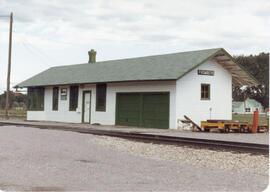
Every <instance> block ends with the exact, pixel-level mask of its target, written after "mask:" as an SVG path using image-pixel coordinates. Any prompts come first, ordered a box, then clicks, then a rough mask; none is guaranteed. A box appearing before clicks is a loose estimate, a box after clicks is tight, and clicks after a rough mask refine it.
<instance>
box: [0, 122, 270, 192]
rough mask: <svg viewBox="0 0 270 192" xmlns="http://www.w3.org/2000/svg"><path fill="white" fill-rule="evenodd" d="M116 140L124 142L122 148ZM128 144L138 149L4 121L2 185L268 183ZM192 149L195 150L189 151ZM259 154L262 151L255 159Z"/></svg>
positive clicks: (219, 186) (250, 187)
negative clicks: (172, 158)
mask: <svg viewBox="0 0 270 192" xmlns="http://www.w3.org/2000/svg"><path fill="white" fill-rule="evenodd" d="M101 143H102V144H101ZM119 145H124V146H127V148H120V147H119ZM132 145H133V148H137V150H139V149H140V145H141V144H140V143H134V142H126V141H124V140H121V139H108V138H106V137H99V136H93V135H88V134H80V133H74V132H66V131H56V130H43V129H34V128H24V127H15V126H2V127H0V173H1V174H0V189H1V190H13V191H79V190H84V191H262V190H264V189H265V188H266V186H267V185H268V176H267V175H265V174H266V172H265V173H261V172H260V174H258V173H259V172H257V174H254V173H250V172H249V173H247V172H236V171H231V170H227V169H225V170H223V169H220V168H218V169H217V168H210V167H203V166H201V164H200V166H197V165H196V166H194V165H192V163H187V161H188V160H187V161H183V162H181V161H180V162H179V160H175V161H171V160H169V159H168V158H160V157H158V156H155V154H156V153H157V152H158V151H156V152H151V153H153V157H151V158H149V153H150V152H143V150H142V152H136V153H135V152H133V153H132V154H130V152H128V151H130V150H127V149H129V148H131V147H132ZM117 146H118V147H117ZM137 146H138V147H137ZM142 146H144V145H142ZM145 146H146V148H145V151H152V150H154V149H153V148H152V146H154V147H155V148H156V149H157V148H163V150H164V149H166V150H167V151H171V150H175V149H173V148H174V147H173V146H167V148H164V147H165V146H162V145H152V144H145ZM150 146H151V147H150ZM170 147H172V149H170ZM120 149H121V150H120ZM177 149H178V150H180V148H177ZM157 150H158V149H157ZM160 150H162V149H160ZM183 150H184V149H183ZM185 150H187V149H185ZM134 151H135V150H134ZM160 152H161V153H163V154H162V155H160V156H166V153H165V152H164V151H163V152H162V151H160ZM195 153H196V152H194V154H195ZM216 153H218V152H216ZM140 154H144V155H140ZM190 154H192V156H194V155H193V153H191V152H190ZM202 154H203V155H204V156H206V155H205V154H204V153H202ZM168 156H169V155H168ZM176 156H178V155H176ZM189 156H191V155H189ZM195 156H196V155H195ZM187 158H188V157H187ZM189 158H190V157H189ZM246 158H247V157H246ZM261 158H264V157H260V158H259V159H261ZM176 159H178V158H176ZM191 159H192V158H191ZM195 159H196V158H195ZM255 170H259V169H255Z"/></svg>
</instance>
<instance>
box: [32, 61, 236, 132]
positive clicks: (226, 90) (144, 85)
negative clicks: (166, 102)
mask: <svg viewBox="0 0 270 192" xmlns="http://www.w3.org/2000/svg"><path fill="white" fill-rule="evenodd" d="M198 69H203V70H213V71H214V72H215V74H214V76H207V75H198V74H197V70H198ZM201 83H208V84H210V85H211V88H210V89H211V90H210V94H211V95H210V97H211V98H210V100H201V96H200V91H201ZM95 87H96V85H95V84H87V85H83V86H80V87H79V101H78V108H77V110H76V111H69V86H66V88H68V91H67V93H68V95H67V100H64V101H63V100H60V94H59V106H58V111H52V89H53V87H46V89H45V110H44V111H28V112H27V120H47V121H59V122H72V123H81V121H82V117H81V116H82V112H81V110H82V93H83V91H91V124H93V123H100V124H103V125H114V124H115V108H116V93H117V92H170V122H169V127H170V128H176V127H177V120H178V119H184V117H183V116H184V115H187V116H188V117H190V118H191V119H192V120H193V121H195V122H196V123H197V124H200V121H203V120H207V119H210V110H209V109H210V108H212V111H211V119H231V118H232V77H231V74H230V73H229V72H228V71H227V70H225V69H224V68H223V67H221V66H220V65H219V64H217V63H215V62H214V61H207V62H206V63H204V64H202V65H201V66H199V67H198V68H196V69H194V70H193V71H191V72H189V73H188V74H186V75H185V76H184V77H182V78H181V79H179V80H177V81H145V82H129V83H108V84H107V96H106V111H105V112H98V111H96V110H95V108H96V89H95ZM61 88H63V87H59V91H60V89H61Z"/></svg>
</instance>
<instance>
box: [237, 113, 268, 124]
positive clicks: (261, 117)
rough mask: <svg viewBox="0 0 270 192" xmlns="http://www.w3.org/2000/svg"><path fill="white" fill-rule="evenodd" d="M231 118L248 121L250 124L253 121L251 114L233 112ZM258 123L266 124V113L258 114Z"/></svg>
mask: <svg viewBox="0 0 270 192" xmlns="http://www.w3.org/2000/svg"><path fill="white" fill-rule="evenodd" d="M232 120H234V121H241V122H248V123H250V124H252V122H253V114H233V115H232ZM259 124H260V125H261V124H267V116H266V114H260V115H259Z"/></svg>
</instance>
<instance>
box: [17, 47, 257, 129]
mask: <svg viewBox="0 0 270 192" xmlns="http://www.w3.org/2000/svg"><path fill="white" fill-rule="evenodd" d="M88 54H89V62H88V63H85V64H76V65H66V66H58V67H52V68H49V69H48V70H46V71H43V72H41V73H39V74H37V75H35V76H33V77H31V78H29V79H27V80H25V81H23V82H22V83H20V84H18V85H16V86H15V87H16V88H27V90H28V109H27V120H37V121H57V122H70V123H89V124H102V125H123V126H136V127H152V128H171V129H174V128H177V122H178V121H179V120H180V119H183V116H184V115H186V116H188V117H189V118H191V119H192V120H193V121H194V122H195V123H197V124H200V121H205V120H207V119H209V118H212V119H227V120H230V119H232V86H236V85H248V86H251V85H257V84H258V82H257V81H256V79H255V78H254V77H252V76H251V75H250V74H249V73H248V72H247V71H245V70H244V69H243V67H241V66H240V65H239V64H237V63H236V62H235V61H234V59H233V58H232V56H231V55H230V54H229V53H227V52H226V51H225V50H224V49H223V48H217V49H207V50H198V51H190V52H180V53H172V54H164V55H155V56H147V57H138V58H130V59H120V60H110V61H101V62H96V51H94V50H91V51H89V52H88Z"/></svg>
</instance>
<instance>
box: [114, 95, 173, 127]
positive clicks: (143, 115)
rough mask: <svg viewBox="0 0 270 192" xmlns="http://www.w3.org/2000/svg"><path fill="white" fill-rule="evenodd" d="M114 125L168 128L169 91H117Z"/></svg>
mask: <svg viewBox="0 0 270 192" xmlns="http://www.w3.org/2000/svg"><path fill="white" fill-rule="evenodd" d="M116 125H126V126H137V127H152V128H169V93H117V96H116Z"/></svg>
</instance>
